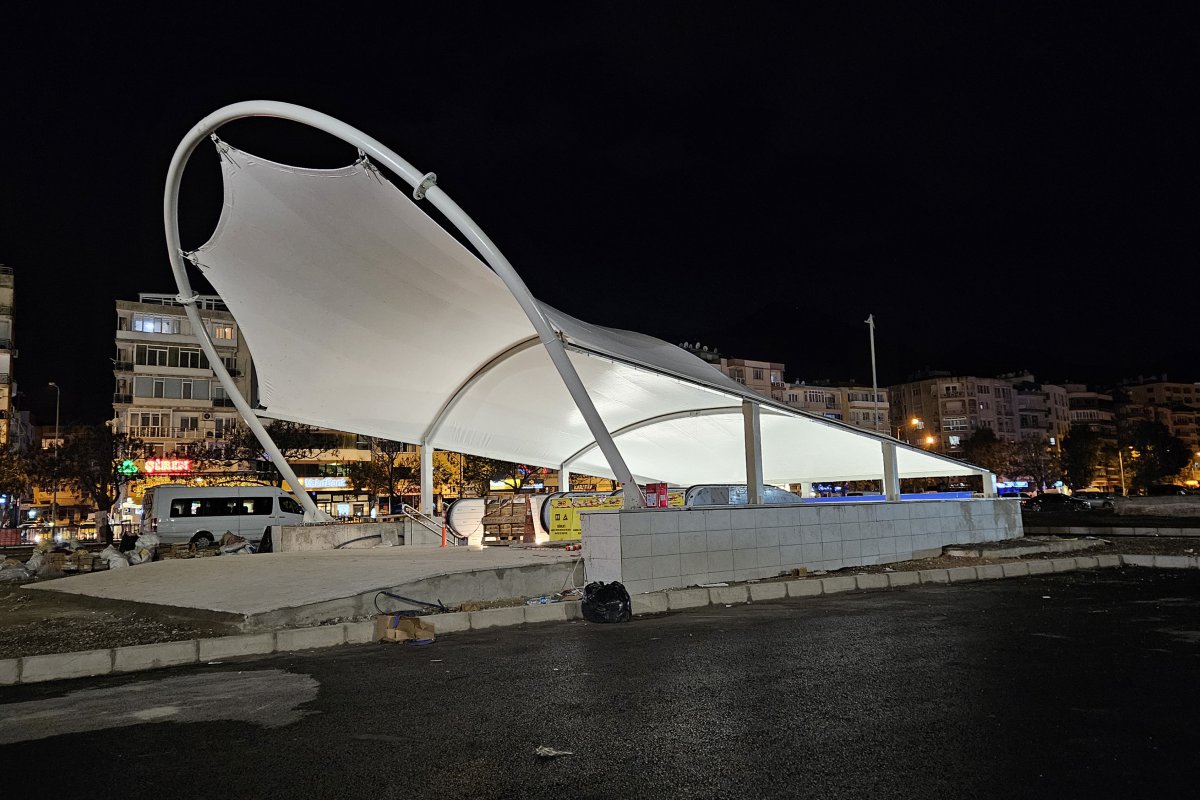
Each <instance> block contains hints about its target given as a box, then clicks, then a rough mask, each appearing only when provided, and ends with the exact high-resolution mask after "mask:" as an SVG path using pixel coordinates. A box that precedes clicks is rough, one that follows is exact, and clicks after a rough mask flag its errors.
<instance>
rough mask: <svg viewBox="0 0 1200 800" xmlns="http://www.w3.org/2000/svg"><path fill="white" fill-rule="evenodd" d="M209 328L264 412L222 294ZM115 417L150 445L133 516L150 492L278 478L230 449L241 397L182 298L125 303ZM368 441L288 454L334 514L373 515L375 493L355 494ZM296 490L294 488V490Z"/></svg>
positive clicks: (320, 444) (134, 493)
mask: <svg viewBox="0 0 1200 800" xmlns="http://www.w3.org/2000/svg"><path fill="white" fill-rule="evenodd" d="M196 303H197V307H198V309H199V310H200V316H201V319H202V320H203V323H204V326H205V328H206V330H207V331H208V335H209V337H210V338H211V339H212V342H213V345H214V346H215V347H216V348H217V352H218V353H219V354H220V357H221V362H222V364H223V365H224V366H225V369H226V370H228V371H229V375H230V377H232V378H233V380H234V383H235V384H236V385H237V388H238V391H240V392H241V394H242V396H243V397H245V398H246V399H247V401H248V402H249V403H250V405H251V406H252V407H253V406H255V405H257V385H256V383H255V380H254V362H253V358H252V356H251V353H250V350H249V347H248V346H247V344H246V342H245V340H244V339H243V337H242V335H241V331H240V330H239V328H238V325H237V322H236V321H235V320H234V318H233V315H232V314H230V313H229V311H228V309H227V307H226V306H225V303H224V302H223V301H222V300H221V298H220V297H217V296H215V295H201V296H199V297H197V298H196ZM116 308H117V331H116V358H115V359H114V361H113V372H114V376H115V379H116V388H115V392H114V394H113V419H114V423H115V424H116V429H117V430H118V431H119V432H122V433H128V434H130V435H131V436H134V437H136V438H138V439H140V440H142V442H144V445H145V447H144V451H143V453H142V455H143V456H144V457H143V458H142V459H140V470H141V475H142V476H143V477H142V478H141V479H140V480H138V481H136V482H135V483H134V484H133V485H131V487H130V496H129V498H127V502H126V504H125V508H124V510H125V512H126V513H131V512H132V510H133V508H135V507H136V506H138V505H139V504H140V502H141V497H140V495H141V492H142V491H143V490H144V489H145V487H146V486H148V485H153V484H154V483H161V482H168V481H169V482H184V481H196V482H203V481H212V480H228V481H246V482H252V481H258V480H269V479H273V478H274V473H273V471H272V470H271V469H270V467H269V464H268V463H267V462H265V461H255V462H253V463H247V462H244V461H238V460H236V454H231V453H229V452H227V447H226V445H227V442H228V440H229V439H230V437H231V436H232V435H234V434H235V432H240V429H241V428H242V426H243V423H242V420H241V416H240V415H239V414H238V412H237V409H236V408H235V407H234V405H233V400H232V399H231V398H230V397H228V396H227V395H226V393H225V389H224V387H223V386H222V385H221V383H220V382H219V381H218V380H217V378H216V375H215V374H214V373H213V370H212V367H211V365H210V364H209V361H208V358H207V357H206V356H205V354H204V352H203V351H202V350H201V349H200V345H199V343H198V342H197V341H196V338H195V331H193V329H192V325H191V322H190V320H188V318H187V314H186V312H185V311H184V309H183V308H182V306H180V304H179V302H178V301H177V300H176V299H175V295H170V294H155V293H148V292H144V293H141V294H139V295H138V299H137V301H136V302H133V301H128V300H118V301H117V305H116ZM370 458H371V454H370V451H369V449H368V447H367V445H366V442H365V441H362V440H361V439H360V438H359V437H357V436H355V435H354V434H351V433H344V432H341V431H329V430H324V431H321V432H320V433H319V434H318V436H317V437H316V439H315V440H314V447H313V448H312V449H311V450H306V451H299V452H294V453H291V454H288V460H289V464H290V466H291V467H292V469H293V470H294V471H295V473H296V477H297V478H299V480H300V483H301V486H300V487H298V488H300V489H302V490H304V491H307V492H308V493H309V494H310V495H311V496H312V497H313V500H314V501H315V502H316V504H317V506H318V507H319V508H322V509H323V510H325V511H327V512H328V513H330V514H331V515H333V516H341V517H352V516H361V515H363V514H365V513H367V512H368V510H369V508H370V502H369V498H368V496H367V495H365V494H363V493H361V492H358V491H357V490H355V488H354V487H353V485H352V483H351V481H350V479H349V477H348V473H349V466H348V465H349V464H350V463H351V462H354V461H368V460H370ZM284 488H286V489H288V490H289V491H290V490H291V488H292V487H287V486H286V485H285V487H284Z"/></svg>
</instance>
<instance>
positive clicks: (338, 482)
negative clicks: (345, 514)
mask: <svg viewBox="0 0 1200 800" xmlns="http://www.w3.org/2000/svg"><path fill="white" fill-rule="evenodd" d="M300 485H301V486H303V487H304V488H305V489H349V488H350V479H349V478H346V477H332V478H301V479H300Z"/></svg>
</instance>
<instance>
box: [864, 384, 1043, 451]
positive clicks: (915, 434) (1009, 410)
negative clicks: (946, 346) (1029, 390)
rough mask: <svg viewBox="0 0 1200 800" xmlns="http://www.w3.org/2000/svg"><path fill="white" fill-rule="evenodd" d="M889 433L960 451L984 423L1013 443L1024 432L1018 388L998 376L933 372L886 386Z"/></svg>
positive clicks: (939, 448) (920, 443)
mask: <svg viewBox="0 0 1200 800" xmlns="http://www.w3.org/2000/svg"><path fill="white" fill-rule="evenodd" d="M888 400H889V401H890V413H891V433H892V435H893V436H895V437H896V438H897V439H900V440H901V441H904V442H908V443H909V444H912V445H917V446H920V447H927V448H929V449H931V450H934V451H936V452H939V453H945V454H947V455H952V456H955V455H961V453H962V444H963V442H964V441H966V440H967V438H968V437H970V436H971V434H973V433H975V431H977V430H979V429H980V428H990V429H991V430H992V432H993V433H995V434H996V438H997V439H1000V440H1002V441H1009V442H1013V441H1016V440H1017V439H1018V438H1019V437H1020V422H1019V414H1018V407H1017V402H1016V391H1015V390H1014V389H1013V386H1012V384H1011V383H1009V382H1008V381H1006V380H1003V379H1000V378H980V377H977V376H974V375H951V374H950V373H949V372H929V373H923V374H920V375H917V376H914V378H913V379H912V380H910V381H908V382H907V383H901V384H898V385H896V386H891V387H889V388H888Z"/></svg>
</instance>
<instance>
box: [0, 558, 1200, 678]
mask: <svg viewBox="0 0 1200 800" xmlns="http://www.w3.org/2000/svg"><path fill="white" fill-rule="evenodd" d="M1121 566H1127V567H1151V568H1154V569H1200V556H1154V555H1111V554H1110V555H1099V556H1079V557H1076V558H1055V559H1042V560H1038V561H1026V562H1014V563H1011V564H984V565H981V566H978V567H953V568H950V569H926V570H920V571H915V570H914V571H907V572H886V573H869V574H864V575H836V576H831V577H828V578H820V579H812V578H810V579H804V580H794V581H773V582H769V583H751V584H744V585H734V586H713V587H709V588H703V587H695V588H690V589H668V590H667V591H663V592H650V593H647V594H637V595H634V596H633V597H632V598H631V599H632V600H633V613H634V614H635V615H642V614H662V613H666V612H668V611H681V610H684V609H689V608H704V607H706V606H727V605H734V604H742V603H747V602H751V603H753V602H763V601H767V602H769V601H771V600H782V599H785V598H797V597H816V596H819V595H826V594H839V593H842V592H851V591H887V590H889V589H895V588H897V587H902V586H914V585H918V584H923V583H942V584H958V583H963V582H969V581H981V580H1000V579H1003V578H1017V577H1025V576H1030V575H1045V574H1052V573H1058V572H1071V571H1074V570H1078V569H1106V568H1112V567H1121ZM581 609H582V605H581V604H580V603H579V602H570V601H568V602H562V603H547V604H545V605H542V604H539V605H530V606H512V607H508V608H491V609H484V610H481V611H470V612H466V611H460V612H456V613H451V614H429V615H426V616H424V617H421V619H423V620H425V621H426V622H428V623H431V624H432V625H433V626H434V631H435V632H437V633H459V632H462V631H469V630H485V629H487V628H499V627H511V626H514V625H524V624H537V623H543V622H566V621H568V620H575V619H581V618H582V617H583V614H582V611H581ZM374 639H375V629H374V622H371V621H364V622H343V623H337V624H335V625H320V626H317V627H312V628H287V629H282V630H278V631H274V632H270V633H249V634H242V635H239V636H222V637H218V638H214V639H188V640H185V641H181V642H161V643H158V644H143V645H133V646H131V647H116V648H112V649H109V650H86V651H83V652H78V653H53V654H49V655H40V656H25V657H23V658H9V659H0V686H12V685H15V684H19V683H41V682H44V681H56V680H66V679H68V678H87V677H94V676H97V675H109V674H116V673H122V674H123V673H130V672H141V671H144V670H151V669H161V668H165V667H176V666H183V665H187V664H205V663H208V662H210V661H219V660H222V659H226V658H238V657H242V656H258V655H269V654H271V653H287V652H296V651H300V650H315V649H321V648H326V647H336V646H338V645H342V644H366V643H370V642H372V641H374Z"/></svg>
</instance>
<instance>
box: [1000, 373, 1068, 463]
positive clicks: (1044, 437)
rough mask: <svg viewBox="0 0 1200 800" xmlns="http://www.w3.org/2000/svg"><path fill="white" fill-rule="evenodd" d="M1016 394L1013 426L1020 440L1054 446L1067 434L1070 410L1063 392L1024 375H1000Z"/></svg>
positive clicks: (1053, 385) (1061, 389)
mask: <svg viewBox="0 0 1200 800" xmlns="http://www.w3.org/2000/svg"><path fill="white" fill-rule="evenodd" d="M1000 379H1001V380H1005V381H1008V382H1009V383H1011V384H1012V386H1013V389H1014V390H1015V391H1016V397H1017V424H1018V427H1019V430H1020V438H1022V439H1039V440H1041V441H1044V442H1047V443H1049V444H1052V445H1058V444H1060V443H1061V442H1062V440H1063V439H1064V438H1066V436H1067V434H1068V433H1070V432H1071V408H1070V401H1069V398H1068V396H1067V390H1066V389H1065V388H1063V387H1062V386H1058V385H1056V384H1052V383H1040V382H1038V381H1037V380H1035V379H1034V376H1033V375H1032V374H1031V373H1028V372H1014V373H1010V374H1007V375H1001V376H1000Z"/></svg>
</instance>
